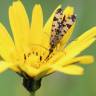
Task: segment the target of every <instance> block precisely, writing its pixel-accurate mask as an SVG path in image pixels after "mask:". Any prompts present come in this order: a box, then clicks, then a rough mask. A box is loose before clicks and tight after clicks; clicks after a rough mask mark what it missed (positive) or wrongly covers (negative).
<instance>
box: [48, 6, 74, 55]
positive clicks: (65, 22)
mask: <svg viewBox="0 0 96 96" xmlns="http://www.w3.org/2000/svg"><path fill="white" fill-rule="evenodd" d="M75 21H76V16H75V15H74V14H73V15H70V16H66V15H63V11H62V9H61V8H59V9H58V10H57V11H56V13H55V16H54V18H53V24H52V29H51V38H50V49H49V50H50V53H51V52H52V51H53V49H54V48H55V47H56V45H57V44H58V43H59V42H60V40H61V39H62V38H63V37H64V34H66V33H67V32H68V30H69V29H70V28H71V26H72V25H73V23H74V22H75Z"/></svg>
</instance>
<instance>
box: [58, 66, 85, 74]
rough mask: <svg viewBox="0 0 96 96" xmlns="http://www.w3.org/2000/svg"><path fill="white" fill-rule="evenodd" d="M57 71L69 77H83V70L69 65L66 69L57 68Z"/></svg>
mask: <svg viewBox="0 0 96 96" xmlns="http://www.w3.org/2000/svg"><path fill="white" fill-rule="evenodd" d="M57 71H59V72H63V73H65V74H69V75H83V73H84V69H83V68H82V67H80V66H77V65H69V66H67V67H63V68H58V69H57Z"/></svg>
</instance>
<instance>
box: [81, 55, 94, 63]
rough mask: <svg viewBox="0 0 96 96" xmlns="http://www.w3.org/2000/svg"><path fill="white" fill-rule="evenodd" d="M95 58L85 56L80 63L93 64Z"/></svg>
mask: <svg viewBox="0 0 96 96" xmlns="http://www.w3.org/2000/svg"><path fill="white" fill-rule="evenodd" d="M94 60H95V58H94V56H85V57H83V59H81V61H80V63H82V64H92V63H93V62H94Z"/></svg>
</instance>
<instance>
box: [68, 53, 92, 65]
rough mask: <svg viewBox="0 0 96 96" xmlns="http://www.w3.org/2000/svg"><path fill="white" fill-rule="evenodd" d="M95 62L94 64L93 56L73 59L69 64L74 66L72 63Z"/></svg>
mask: <svg viewBox="0 0 96 96" xmlns="http://www.w3.org/2000/svg"><path fill="white" fill-rule="evenodd" d="M93 62H94V57H93V56H91V55H86V56H80V57H75V58H73V59H72V60H70V63H69V64H72V63H80V64H91V63H93Z"/></svg>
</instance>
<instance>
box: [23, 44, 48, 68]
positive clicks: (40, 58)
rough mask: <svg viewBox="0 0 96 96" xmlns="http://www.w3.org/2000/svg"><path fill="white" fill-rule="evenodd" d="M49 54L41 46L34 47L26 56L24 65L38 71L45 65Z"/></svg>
mask: <svg viewBox="0 0 96 96" xmlns="http://www.w3.org/2000/svg"><path fill="white" fill-rule="evenodd" d="M48 53H49V52H48V50H47V49H45V48H43V47H41V46H32V47H31V49H30V51H29V52H27V53H26V54H24V64H28V65H29V66H32V67H34V68H36V69H37V68H39V67H40V66H42V65H43V64H44V61H45V59H46V57H47V56H48Z"/></svg>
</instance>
